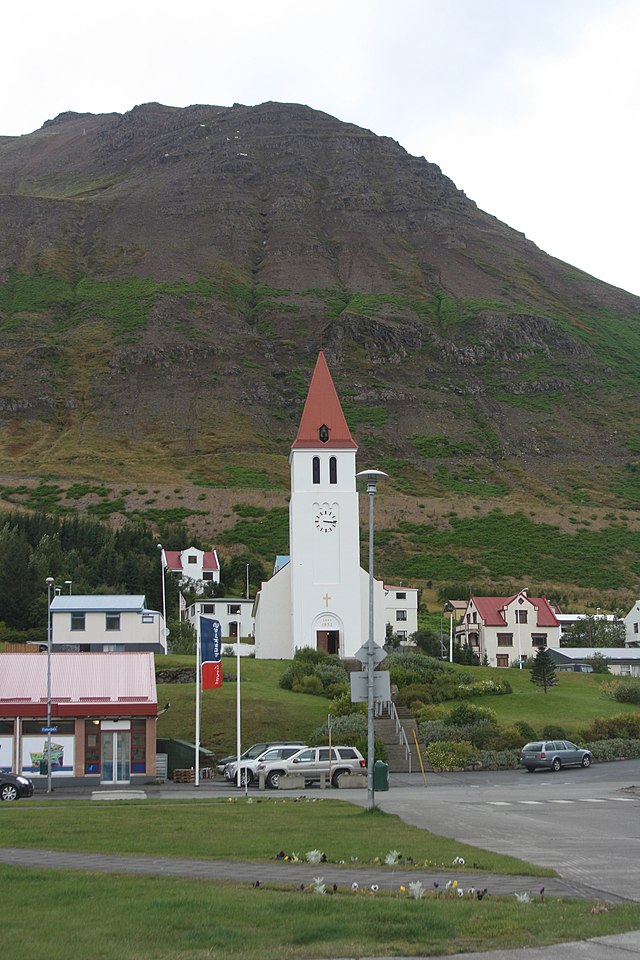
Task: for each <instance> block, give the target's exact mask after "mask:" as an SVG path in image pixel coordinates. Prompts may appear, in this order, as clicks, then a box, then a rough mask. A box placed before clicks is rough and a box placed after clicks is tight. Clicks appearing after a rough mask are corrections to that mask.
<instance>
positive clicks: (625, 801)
mask: <svg viewBox="0 0 640 960" xmlns="http://www.w3.org/2000/svg"><path fill="white" fill-rule="evenodd" d="M391 784H392V786H391V789H390V790H389V791H388V792H378V793H376V804H377V806H379V807H380V808H381V809H382V810H385V811H388V812H389V813H396V814H398V815H399V816H400V817H401V818H402V819H403V820H406V821H407V822H408V823H413V824H415V825H416V826H419V827H423V828H425V829H428V830H431V831H432V832H433V833H438V834H442V835H443V836H448V837H453V838H455V839H457V840H460V841H464V842H466V843H473V844H475V845H476V846H479V847H485V848H487V849H489V850H495V851H496V852H498V853H505V854H511V855H513V856H518V857H522V859H524V860H528V861H530V862H531V863H536V864H538V865H540V866H544V867H551V868H553V869H554V870H557V871H558V873H559V874H560V876H562V877H563V878H565V879H566V880H570V881H572V882H576V883H581V884H587V885H589V886H592V887H596V888H597V889H600V890H603V891H607V892H609V893H612V894H615V895H616V896H620V897H625V898H628V899H629V900H635V901H639V902H640V760H628V761H624V762H621V763H606V764H596V765H594V766H592V767H590V768H589V769H588V770H583V769H581V768H575V769H573V768H572V769H567V770H561V771H560V772H559V773H552V772H550V771H549V772H547V771H537V772H536V773H534V774H529V773H527V772H526V771H524V770H522V771H521V770H509V771H500V772H496V771H494V772H490V771H486V772H478V773H447V774H433V773H432V774H428V775H427V786H426V788H425V786H424V785H423V782H422V777H418V776H416V775H411V776H403V775H401V774H396V775H394V776H393V777H392V778H391ZM354 799H355V798H354ZM358 802H366V800H364V801H363V800H362V799H361V798H358Z"/></svg>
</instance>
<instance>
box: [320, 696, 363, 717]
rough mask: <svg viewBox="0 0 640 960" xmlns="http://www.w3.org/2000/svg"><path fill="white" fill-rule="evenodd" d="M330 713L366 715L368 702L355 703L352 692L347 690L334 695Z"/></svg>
mask: <svg viewBox="0 0 640 960" xmlns="http://www.w3.org/2000/svg"><path fill="white" fill-rule="evenodd" d="M329 713H330V714H331V716H332V717H349V716H351V714H354V713H357V714H359V715H360V716H363V717H366V716H367V705H366V703H353V702H352V700H351V692H350V691H349V690H345V691H344V692H341V693H340V694H339V695H338V696H336V695H334V696H333V699H332V700H331V704H330V706H329Z"/></svg>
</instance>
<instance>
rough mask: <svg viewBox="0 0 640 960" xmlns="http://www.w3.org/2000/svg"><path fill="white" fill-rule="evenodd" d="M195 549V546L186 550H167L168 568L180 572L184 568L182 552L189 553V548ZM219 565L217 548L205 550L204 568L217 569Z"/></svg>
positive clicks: (165, 552) (165, 553)
mask: <svg viewBox="0 0 640 960" xmlns="http://www.w3.org/2000/svg"><path fill="white" fill-rule="evenodd" d="M194 549H195V548H193V547H187V548H186V549H185V550H165V551H164V555H165V559H166V561H167V567H168V569H169V570H172V571H173V572H174V573H180V571H182V570H184V564H183V563H182V554H183V553H189V550H194ZM218 567H219V564H218V557H217V554H216V552H215V550H204V551H203V555H202V569H203V570H217V569H218ZM187 569H188V568H187Z"/></svg>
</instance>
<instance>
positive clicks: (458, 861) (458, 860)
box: [453, 857, 464, 867]
mask: <svg viewBox="0 0 640 960" xmlns="http://www.w3.org/2000/svg"><path fill="white" fill-rule="evenodd" d="M453 865H454V866H460V867H464V859H463V858H462V857H456V858H455V860H454V861H453Z"/></svg>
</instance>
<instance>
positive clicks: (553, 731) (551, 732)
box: [542, 723, 567, 740]
mask: <svg viewBox="0 0 640 960" xmlns="http://www.w3.org/2000/svg"><path fill="white" fill-rule="evenodd" d="M542 736H543V737H544V739H545V740H566V739H567V734H566V732H565V729H564V727H561V726H559V725H558V724H557V723H548V724H547V725H546V727H543V728H542Z"/></svg>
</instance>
